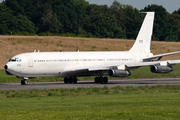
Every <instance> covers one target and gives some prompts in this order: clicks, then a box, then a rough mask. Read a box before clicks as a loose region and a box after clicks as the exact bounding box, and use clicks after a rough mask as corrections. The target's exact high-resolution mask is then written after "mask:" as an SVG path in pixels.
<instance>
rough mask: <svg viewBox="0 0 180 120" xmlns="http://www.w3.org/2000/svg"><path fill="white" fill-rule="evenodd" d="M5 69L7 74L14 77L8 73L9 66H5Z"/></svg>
mask: <svg viewBox="0 0 180 120" xmlns="http://www.w3.org/2000/svg"><path fill="white" fill-rule="evenodd" d="M4 69H5V72H6V74H7V75H12V74H11V73H10V72H8V71H7V70H8V66H7V65H5V66H4Z"/></svg>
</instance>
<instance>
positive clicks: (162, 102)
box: [0, 86, 180, 120]
mask: <svg viewBox="0 0 180 120" xmlns="http://www.w3.org/2000/svg"><path fill="white" fill-rule="evenodd" d="M0 108H1V109H0V118H1V120H6V119H8V120H9V119H18V120H21V119H23V120H24V119H27V120H28V119H37V120H44V119H45V120H49V119H51V120H53V119H58V120H82V119H83V120H94V119H95V120H104V119H105V120H121V119H123V120H129V119H132V120H144V119H148V120H154V119H156V120H157V119H158V120H166V119H168V120H171V119H173V120H174V119H175V120H176V119H177V120H178V119H179V118H180V114H179V113H180V86H153V87H148V86H144V87H130V86H129V87H125V88H124V87H120V86H118V87H114V88H107V87H106V86H105V87H104V88H73V89H44V90H28V91H23V90H21V91H0Z"/></svg>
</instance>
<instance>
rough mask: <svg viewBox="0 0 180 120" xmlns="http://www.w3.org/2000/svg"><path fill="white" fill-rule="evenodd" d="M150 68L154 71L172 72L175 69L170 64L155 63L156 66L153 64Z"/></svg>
mask: <svg viewBox="0 0 180 120" xmlns="http://www.w3.org/2000/svg"><path fill="white" fill-rule="evenodd" d="M150 70H151V72H152V73H170V72H172V71H173V70H174V69H173V68H172V67H169V66H158V65H154V66H151V68H150Z"/></svg>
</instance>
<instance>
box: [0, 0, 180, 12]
mask: <svg viewBox="0 0 180 120" xmlns="http://www.w3.org/2000/svg"><path fill="white" fill-rule="evenodd" d="M2 1H3V0H0V2H2ZM86 1H88V2H89V3H90V4H93V3H94V4H98V5H108V6H110V5H112V3H113V1H114V0H86ZM117 1H119V2H120V3H121V4H128V5H132V6H133V7H135V8H138V9H139V10H141V9H143V8H144V7H145V6H147V5H151V4H157V5H162V6H163V7H164V8H166V10H167V11H168V12H169V13H172V12H173V11H174V10H178V9H179V8H180V0H117Z"/></svg>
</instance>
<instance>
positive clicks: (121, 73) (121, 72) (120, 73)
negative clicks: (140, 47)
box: [108, 69, 131, 77]
mask: <svg viewBox="0 0 180 120" xmlns="http://www.w3.org/2000/svg"><path fill="white" fill-rule="evenodd" d="M108 75H109V76H111V77H128V76H130V75H131V72H129V71H126V70H118V69H117V70H116V69H111V70H109V71H108Z"/></svg>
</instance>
